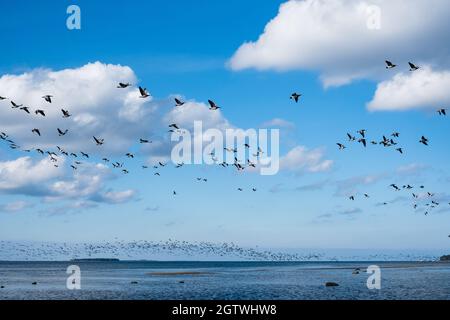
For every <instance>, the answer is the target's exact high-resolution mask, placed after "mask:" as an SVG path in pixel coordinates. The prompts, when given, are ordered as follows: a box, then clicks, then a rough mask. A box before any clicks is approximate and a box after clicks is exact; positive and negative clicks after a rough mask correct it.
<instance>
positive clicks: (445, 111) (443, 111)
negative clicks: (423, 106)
mask: <svg viewBox="0 0 450 320" xmlns="http://www.w3.org/2000/svg"><path fill="white" fill-rule="evenodd" d="M437 112H438V113H439V115H440V116H446V115H447V110H446V109H439V110H438V111H437Z"/></svg>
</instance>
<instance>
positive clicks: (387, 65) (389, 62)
mask: <svg viewBox="0 0 450 320" xmlns="http://www.w3.org/2000/svg"><path fill="white" fill-rule="evenodd" d="M385 63H386V69H393V68H395V67H396V66H397V65H396V64H393V63H392V62H391V61H389V60H386V61H385Z"/></svg>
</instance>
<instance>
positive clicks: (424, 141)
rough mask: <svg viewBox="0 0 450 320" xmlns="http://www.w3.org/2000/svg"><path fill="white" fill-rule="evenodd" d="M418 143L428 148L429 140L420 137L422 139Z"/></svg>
mask: <svg viewBox="0 0 450 320" xmlns="http://www.w3.org/2000/svg"><path fill="white" fill-rule="evenodd" d="M419 142H420V143H422V144H424V145H426V146H428V142H429V140H428V139H427V138H425V137H424V136H422V138H421V139H420V141H419Z"/></svg>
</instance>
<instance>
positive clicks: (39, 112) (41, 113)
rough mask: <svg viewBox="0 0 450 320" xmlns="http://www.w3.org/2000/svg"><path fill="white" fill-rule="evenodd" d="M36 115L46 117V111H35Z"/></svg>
mask: <svg viewBox="0 0 450 320" xmlns="http://www.w3.org/2000/svg"><path fill="white" fill-rule="evenodd" d="M34 113H35V114H36V115H38V114H40V115H41V116H43V117H45V112H44V110H40V109H38V110H36V111H34Z"/></svg>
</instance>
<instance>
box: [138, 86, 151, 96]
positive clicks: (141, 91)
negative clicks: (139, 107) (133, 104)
mask: <svg viewBox="0 0 450 320" xmlns="http://www.w3.org/2000/svg"><path fill="white" fill-rule="evenodd" d="M139 93H140V94H141V96H140V97H139V98H147V97H150V94H149V93H148V91H147V89H146V88H142V87H139Z"/></svg>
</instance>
